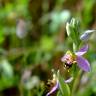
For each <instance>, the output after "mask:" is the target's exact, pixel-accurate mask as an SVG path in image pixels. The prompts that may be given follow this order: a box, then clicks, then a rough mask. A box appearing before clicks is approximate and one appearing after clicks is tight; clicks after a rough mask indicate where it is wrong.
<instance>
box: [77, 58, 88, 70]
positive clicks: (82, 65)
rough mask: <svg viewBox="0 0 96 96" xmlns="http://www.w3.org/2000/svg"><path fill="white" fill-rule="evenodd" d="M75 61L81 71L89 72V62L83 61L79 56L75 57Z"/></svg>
mask: <svg viewBox="0 0 96 96" xmlns="http://www.w3.org/2000/svg"><path fill="white" fill-rule="evenodd" d="M76 59H77V60H76V61H77V65H78V66H79V67H80V68H81V69H82V70H84V71H87V72H88V71H90V64H89V62H88V61H87V60H86V59H84V58H83V57H81V56H77V58H76Z"/></svg>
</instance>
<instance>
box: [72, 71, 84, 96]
mask: <svg viewBox="0 0 96 96" xmlns="http://www.w3.org/2000/svg"><path fill="white" fill-rule="evenodd" d="M82 74H83V71H81V70H80V71H79V72H78V73H77V75H76V77H75V80H74V83H73V88H72V96H75V94H76V91H77V90H78V88H79V84H80V79H81V76H82Z"/></svg>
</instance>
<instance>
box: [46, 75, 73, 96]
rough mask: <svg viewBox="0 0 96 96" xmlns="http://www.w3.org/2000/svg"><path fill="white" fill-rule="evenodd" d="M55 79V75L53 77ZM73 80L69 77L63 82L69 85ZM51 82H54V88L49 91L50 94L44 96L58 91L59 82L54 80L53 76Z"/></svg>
mask: <svg viewBox="0 0 96 96" xmlns="http://www.w3.org/2000/svg"><path fill="white" fill-rule="evenodd" d="M55 77H56V75H55ZM72 80H73V77H70V78H69V79H67V80H65V81H64V82H65V83H70V82H71V81H72ZM53 81H54V82H55V86H54V87H53V88H52V89H51V90H50V92H48V93H47V95H46V96H50V95H51V94H52V93H54V92H56V91H57V90H58V89H59V86H60V85H59V81H58V79H57V78H54V76H53Z"/></svg>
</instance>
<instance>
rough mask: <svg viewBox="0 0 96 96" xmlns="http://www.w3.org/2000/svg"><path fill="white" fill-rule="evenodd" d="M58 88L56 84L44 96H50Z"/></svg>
mask: <svg viewBox="0 0 96 96" xmlns="http://www.w3.org/2000/svg"><path fill="white" fill-rule="evenodd" d="M58 88H59V82H57V83H56V85H55V86H54V87H53V88H52V90H51V91H50V92H49V93H47V95H46V96H50V95H51V94H52V93H54V92H55V91H56V90H57V89H58Z"/></svg>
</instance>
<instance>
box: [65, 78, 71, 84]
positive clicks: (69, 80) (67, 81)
mask: <svg viewBox="0 0 96 96" xmlns="http://www.w3.org/2000/svg"><path fill="white" fill-rule="evenodd" d="M72 80H73V77H70V78H69V79H67V80H65V81H64V82H65V83H70V82H71V81H72Z"/></svg>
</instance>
